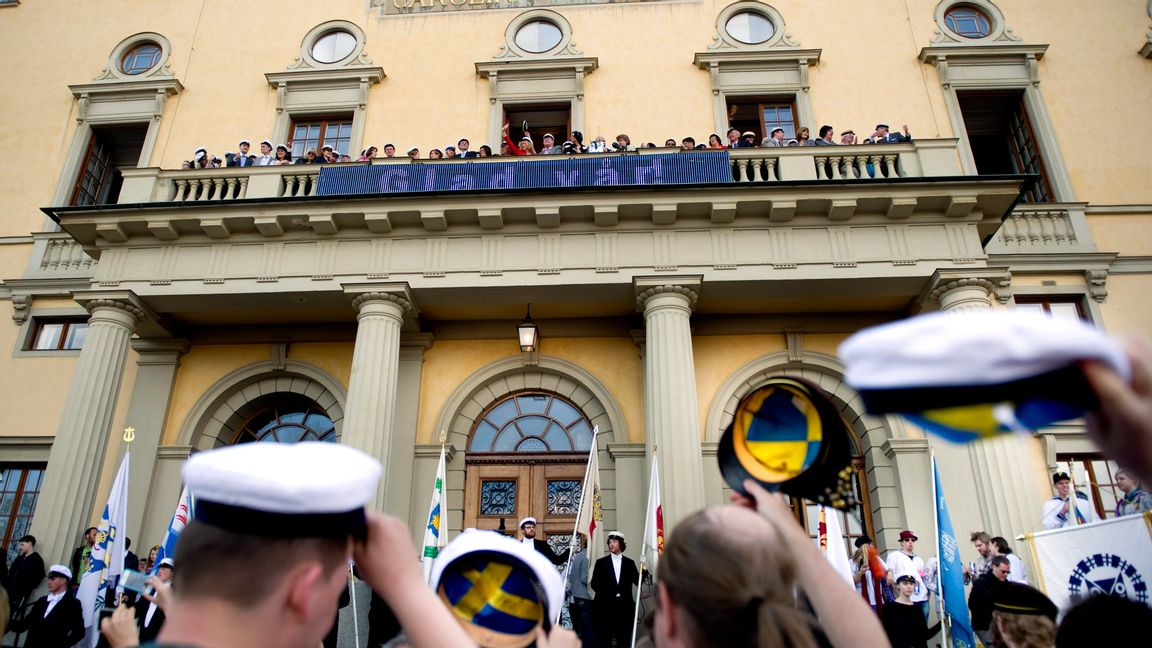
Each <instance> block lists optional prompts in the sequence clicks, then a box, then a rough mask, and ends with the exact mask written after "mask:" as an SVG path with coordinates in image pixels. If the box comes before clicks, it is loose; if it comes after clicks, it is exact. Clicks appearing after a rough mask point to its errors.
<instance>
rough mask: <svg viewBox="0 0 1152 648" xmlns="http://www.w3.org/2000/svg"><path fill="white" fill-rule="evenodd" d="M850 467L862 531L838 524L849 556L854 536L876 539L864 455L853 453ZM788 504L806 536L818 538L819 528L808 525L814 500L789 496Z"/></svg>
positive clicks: (839, 512) (844, 513) (838, 513)
mask: <svg viewBox="0 0 1152 648" xmlns="http://www.w3.org/2000/svg"><path fill="white" fill-rule="evenodd" d="M852 467H853V468H855V470H856V472H855V474H856V486H857V489H858V492H857V494H856V496H857V498H858V499H859V500H860V503H859V509H860V511H861V517H860V529H861V532H862V533H851V531H850V528H849V527H848V525H847V524H843V523H842V524H841V525H840V527H841V528H840V535H841V537H842V538H844V543H845V546H846V548H847V549H848V554H849V556H851V554H852V550H853V542H854V541H855V539H856V538H859V537H860V536H861V535H866V536H868V537H869V538H872V540H873V542H875V539H876V534H875V523H874V521H873V520H872V498H871V496H870V495H869V490H870V488H869V486H868V471H867V467H866V460H865V458H864V455H862V454H858V455H853V456H852ZM788 505H789V506H790V507H791V508H792V515H794V516H795V517H796V521H797V522H799V523H800V526H801V528H803V529H804V531H805V532H806V533H807V534H808V537H809V538H811V539H812V540H813V541H817V540H819V533H820V531H819V529H810V528H809V527H808V507H809V506H815V505H816V502H811V501H809V500H807V499H804V498H801V497H789V498H788ZM828 508H829V509H831V510H832V511H834V512H835V514H836V515H843V516H845V518H846V517H847V516H848V515H850V513H847V512H845V511H840V510H838V509H834V508H832V507H830V506H829V507H828Z"/></svg>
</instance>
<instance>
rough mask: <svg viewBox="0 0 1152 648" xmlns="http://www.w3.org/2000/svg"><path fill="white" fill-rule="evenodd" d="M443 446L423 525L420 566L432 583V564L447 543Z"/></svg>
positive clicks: (428, 581) (427, 580) (427, 579)
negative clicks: (430, 500) (422, 546)
mask: <svg viewBox="0 0 1152 648" xmlns="http://www.w3.org/2000/svg"><path fill="white" fill-rule="evenodd" d="M444 481H445V471H444V447H443V446H441V447H440V465H439V466H438V467H437V468H436V484H435V485H434V486H433V487H432V503H431V504H429V505H428V522H427V524H425V525H424V553H423V556H422V558H421V559H420V567H421V569H422V570H423V572H424V581H425V582H427V583H428V584H429V585H431V584H432V565H433V564H434V563H435V562H436V557H437V556H439V555H440V548H441V547H443V546H444V545H446V544H448V533H447V531H446V530H445V528H444V515H443V512H444V510H445V506H447V505H446V503H445V502H444Z"/></svg>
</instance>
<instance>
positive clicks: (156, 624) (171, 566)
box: [136, 558, 176, 643]
mask: <svg viewBox="0 0 1152 648" xmlns="http://www.w3.org/2000/svg"><path fill="white" fill-rule="evenodd" d="M175 571H176V563H175V562H174V561H173V560H172V559H171V558H164V559H162V560H161V561H160V565H159V566H158V567H157V568H156V577H157V578H159V579H160V580H161V581H163V582H164V584H165V585H170V584H172V576H173V574H174V573H175ZM164 618H165V617H164V610H162V609H160V606H159V605H157V603H156V601H149V600H148V599H145V598H143V597H141V599H140V600H139V601H137V602H136V625H137V628H138V630H139V633H140V643H144V642H146V641H155V639H156V637H157V636H159V634H160V628H162V627H164Z"/></svg>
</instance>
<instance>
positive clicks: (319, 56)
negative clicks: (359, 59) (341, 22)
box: [312, 30, 356, 63]
mask: <svg viewBox="0 0 1152 648" xmlns="http://www.w3.org/2000/svg"><path fill="white" fill-rule="evenodd" d="M355 49H356V37H355V36H353V35H352V34H349V33H348V32H346V31H343V30H336V31H330V32H328V33H327V34H324V35H323V36H321V37H320V38H317V39H316V42H315V43H313V44H312V58H314V59H316V60H317V61H319V62H320V63H335V62H337V61H342V60H344V59H345V58H347V57H348V55H349V54H351V53H352V52H353V51H354V50H355Z"/></svg>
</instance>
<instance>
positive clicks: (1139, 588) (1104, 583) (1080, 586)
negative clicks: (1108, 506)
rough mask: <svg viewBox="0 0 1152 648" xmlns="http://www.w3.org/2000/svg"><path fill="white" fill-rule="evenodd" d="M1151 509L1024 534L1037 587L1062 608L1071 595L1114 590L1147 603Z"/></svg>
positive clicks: (1151, 575) (1150, 578)
mask: <svg viewBox="0 0 1152 648" xmlns="http://www.w3.org/2000/svg"><path fill="white" fill-rule="evenodd" d="M1150 529H1152V513H1144V514H1143V515H1129V516H1125V517H1120V518H1113V519H1111V520H1104V521H1103V522H1097V523H1095V524H1082V525H1079V526H1074V527H1066V528H1063V529H1052V530H1051V531H1041V532H1039V533H1032V534H1029V535H1026V536H1024V538H1025V539H1026V540H1027V541H1028V544H1029V546H1030V547H1031V549H1032V556H1033V558H1034V559H1035V561H1036V565H1037V569H1036V576H1037V578H1036V580H1037V583H1036V585H1037V587H1039V588H1040V589H1041V590H1043V591H1044V593H1045V594H1047V595H1048V598H1050V599H1052V602H1053V603H1055V604H1056V605H1057V607H1059V608H1060V612H1061V614H1063V613H1065V612H1067V611H1068V609H1069V608H1070V607H1072V606H1073V605H1074V604H1075V601H1074V600H1073V598H1072V597H1073V596H1076V595H1082V596H1087V595H1089V594H1115V595H1117V596H1127V597H1128V598H1131V599H1133V600H1136V601H1139V602H1141V603H1143V604H1145V605H1150V604H1152V600H1149V596H1148V588H1147V584H1148V583H1149V582H1152V531H1150Z"/></svg>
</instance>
